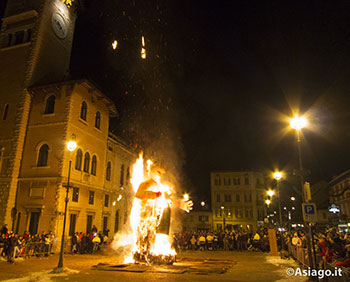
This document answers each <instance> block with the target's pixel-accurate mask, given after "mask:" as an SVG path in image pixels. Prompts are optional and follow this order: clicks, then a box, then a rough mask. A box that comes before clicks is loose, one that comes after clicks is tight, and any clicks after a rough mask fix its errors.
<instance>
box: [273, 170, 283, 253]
mask: <svg viewBox="0 0 350 282" xmlns="http://www.w3.org/2000/svg"><path fill="white" fill-rule="evenodd" d="M273 178H274V179H275V180H276V184H277V194H278V213H279V216H280V228H281V258H283V255H282V253H283V250H284V240H283V229H282V227H283V221H282V211H281V194H280V183H279V182H280V180H281V179H282V173H281V172H279V171H276V172H275V173H274V174H273Z"/></svg>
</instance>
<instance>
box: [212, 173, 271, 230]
mask: <svg viewBox="0 0 350 282" xmlns="http://www.w3.org/2000/svg"><path fill="white" fill-rule="evenodd" d="M210 186H211V207H212V214H213V215H212V217H213V229H214V230H222V229H223V228H224V226H225V228H228V229H246V230H247V229H256V228H257V225H258V223H263V221H264V218H265V217H266V215H267V214H266V209H265V203H264V200H265V193H266V184H265V178H264V175H263V174H262V173H261V172H255V171H240V172H212V173H211V174H210Z"/></svg>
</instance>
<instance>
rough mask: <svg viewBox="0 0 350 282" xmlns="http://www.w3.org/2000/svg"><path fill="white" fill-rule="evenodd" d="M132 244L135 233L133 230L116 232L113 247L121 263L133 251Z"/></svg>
mask: <svg viewBox="0 0 350 282" xmlns="http://www.w3.org/2000/svg"><path fill="white" fill-rule="evenodd" d="M132 245H133V235H132V230H131V229H130V230H129V232H122V231H119V232H117V233H116V234H114V237H113V241H112V244H111V246H112V249H113V250H114V251H115V252H116V254H117V255H118V259H119V260H120V261H119V263H123V262H125V261H126V260H127V259H128V257H130V254H131V253H132Z"/></svg>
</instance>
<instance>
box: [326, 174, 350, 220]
mask: <svg viewBox="0 0 350 282" xmlns="http://www.w3.org/2000/svg"><path fill="white" fill-rule="evenodd" d="M328 187H329V189H330V193H331V194H332V195H333V197H331V198H330V202H331V204H335V205H336V206H338V207H339V208H340V218H341V219H343V220H347V221H350V170H347V171H345V172H343V173H342V174H340V175H338V176H336V177H334V178H333V179H332V180H331V181H330V182H329V184H328Z"/></svg>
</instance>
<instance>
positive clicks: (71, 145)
mask: <svg viewBox="0 0 350 282" xmlns="http://www.w3.org/2000/svg"><path fill="white" fill-rule="evenodd" d="M75 139H76V137H75V135H74V134H72V136H71V138H70V140H69V141H68V143H67V150H68V151H69V152H70V157H69V166H68V178H67V186H66V199H65V206H64V218H63V230H62V241H61V251H60V258H59V261H58V265H57V267H56V268H55V269H54V272H55V273H59V272H62V271H63V247H64V233H65V230H66V219H67V208H68V193H69V187H70V185H69V180H70V170H71V167H72V152H73V151H74V150H75V149H76V148H77V142H76V141H75Z"/></svg>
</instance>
